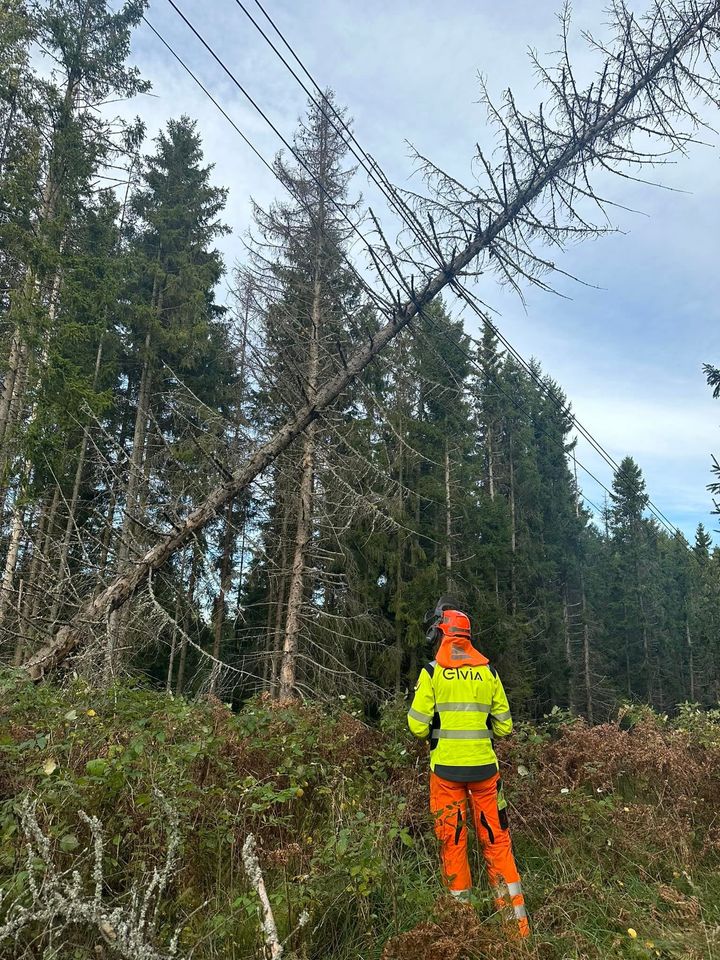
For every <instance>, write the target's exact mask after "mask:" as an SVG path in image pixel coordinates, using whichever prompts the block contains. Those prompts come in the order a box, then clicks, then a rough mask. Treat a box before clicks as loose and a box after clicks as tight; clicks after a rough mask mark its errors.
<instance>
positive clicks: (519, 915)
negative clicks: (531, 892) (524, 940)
mask: <svg viewBox="0 0 720 960" xmlns="http://www.w3.org/2000/svg"><path fill="white" fill-rule="evenodd" d="M513 910H514V911H515V919H516V920H525V919H526V918H527V910H526V909H525V907H522V906H521V907H513Z"/></svg>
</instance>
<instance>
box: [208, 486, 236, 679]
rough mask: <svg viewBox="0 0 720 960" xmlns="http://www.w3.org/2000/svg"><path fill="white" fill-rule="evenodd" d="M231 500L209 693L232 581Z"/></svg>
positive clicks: (226, 518)
mask: <svg viewBox="0 0 720 960" xmlns="http://www.w3.org/2000/svg"><path fill="white" fill-rule="evenodd" d="M232 506H233V505H232V501H231V502H230V503H228V504H227V505H226V507H225V531H224V534H223V547H222V559H221V561H220V589H219V590H218V594H217V596H216V598H215V617H214V624H213V650H212V653H213V657H214V660H213V667H212V672H211V674H210V693H211V694H214V693H215V689H216V687H217V680H218V670H217V669H216V668H217V665H218V661H219V660H220V652H221V647H222V635H223V628H224V626H225V596H226V594H227V592H228V590H229V589H230V584H231V581H232V555H233V546H234V541H235V533H234V531H233V528H232Z"/></svg>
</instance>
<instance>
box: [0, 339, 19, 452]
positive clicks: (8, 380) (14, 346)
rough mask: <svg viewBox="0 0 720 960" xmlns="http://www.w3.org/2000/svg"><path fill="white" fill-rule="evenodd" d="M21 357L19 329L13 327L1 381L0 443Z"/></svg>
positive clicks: (13, 393)
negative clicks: (3, 375)
mask: <svg viewBox="0 0 720 960" xmlns="http://www.w3.org/2000/svg"><path fill="white" fill-rule="evenodd" d="M21 358H22V351H21V337H20V329H19V328H18V327H15V330H14V331H13V336H12V340H11V341H10V357H9V359H8V369H7V373H6V374H5V380H4V381H3V388H2V394H0V445H2V444H3V443H4V441H5V434H6V433H7V428H8V423H9V420H10V407H11V405H12V401H13V397H14V396H15V384H16V382H17V380H18V372H19V369H20V363H21Z"/></svg>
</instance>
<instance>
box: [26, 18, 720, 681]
mask: <svg viewBox="0 0 720 960" xmlns="http://www.w3.org/2000/svg"><path fill="white" fill-rule="evenodd" d="M719 12H720V2H718V3H711V4H710V5H709V6H708V5H706V6H704V7H702V8H698V9H692V10H690V11H688V12H687V13H686V14H685V15H684V16H682V17H680V18H679V22H678V23H676V24H675V25H674V27H673V28H672V30H673V32H672V35H671V36H668V37H667V38H666V40H665V41H664V43H662V44H661V45H659V46H658V48H657V52H656V53H655V54H652V53H651V54H648V55H647V57H646V61H647V62H645V61H641V62H642V66H641V67H638V68H635V67H634V66H633V70H635V73H634V74H633V75H632V76H628V72H629V69H628V71H625V72H624V73H623V76H622V78H621V80H622V83H621V84H620V85H619V86H618V89H617V93H616V95H615V96H613V97H611V99H610V102H609V103H607V104H606V103H604V102H603V101H602V100H601V99H598V100H597V102H596V104H595V105H594V109H591V110H589V111H588V112H587V114H586V115H585V114H578V115H577V118H576V122H573V123H572V124H571V127H570V129H568V130H563V131H562V132H561V135H560V140H559V143H558V144H557V146H556V147H553V148H550V149H549V148H548V147H547V146H545V152H544V154H543V153H542V152H540V150H538V151H535V153H534V156H533V167H532V169H531V170H530V172H529V173H527V174H523V178H522V179H521V180H520V181H518V182H516V183H515V184H514V185H510V187H509V188H508V189H507V190H506V193H505V199H504V200H503V202H502V203H501V204H500V206H499V209H498V210H497V211H492V210H489V212H488V215H487V216H488V218H487V221H486V222H485V223H481V222H478V226H477V229H476V230H474V231H473V232H472V234H471V235H470V239H469V240H468V241H467V242H465V244H464V245H461V246H460V247H459V249H458V252H457V253H454V254H453V255H451V256H449V257H447V258H446V259H445V260H444V262H443V264H442V266H441V267H440V268H438V270H436V271H435V272H434V273H433V274H432V275H430V276H429V277H428V279H427V280H426V281H425V282H424V284H423V286H422V287H420V288H418V289H415V290H413V291H412V295H411V296H408V297H407V298H406V300H405V301H404V303H403V302H398V303H397V304H396V305H393V306H388V308H387V309H388V320H387V322H386V323H385V324H384V326H382V327H381V328H380V329H379V330H377V331H376V332H375V334H374V335H370V336H369V342H368V343H363V345H362V346H360V347H358V349H357V350H356V351H355V352H354V353H353V354H351V356H349V357H348V358H347V361H346V362H344V363H343V368H342V370H341V371H339V372H338V373H337V374H336V375H335V376H332V377H331V378H330V379H329V380H328V381H327V382H326V383H325V384H324V385H323V386H322V387H321V389H319V390H318V392H317V394H316V395H315V396H314V397H309V398H308V402H307V403H306V404H305V405H304V406H303V407H302V408H301V409H300V410H299V411H298V412H297V413H296V414H295V416H291V417H289V418H288V419H287V420H286V422H285V423H284V424H282V426H280V427H279V428H278V430H277V431H276V433H275V434H274V435H273V436H272V437H271V438H270V439H269V440H267V442H266V443H264V444H263V445H262V446H261V447H259V448H258V449H257V450H256V451H255V453H254V454H253V455H252V456H251V457H250V458H249V459H248V460H247V461H246V463H244V464H242V465H241V466H240V467H238V468H237V470H235V471H234V472H233V474H232V476H231V477H230V478H229V479H228V480H226V481H224V482H223V483H222V484H220V485H219V486H217V487H216V488H215V489H214V490H212V491H211V493H210V494H209V495H208V496H207V497H206V499H205V500H204V501H203V502H202V503H200V504H199V505H198V506H197V507H196V508H195V509H194V510H192V511H191V512H190V514H189V515H188V516H187V517H186V519H185V521H184V522H182V523H179V524H178V525H177V527H176V528H175V529H174V530H173V531H172V533H170V534H168V535H167V536H164V537H161V538H159V539H158V541H157V542H156V543H155V545H154V546H153V547H151V548H150V549H149V550H147V552H146V553H145V555H144V556H142V557H139V558H138V559H137V560H136V562H135V563H134V564H133V565H132V566H131V567H130V566H129V567H126V568H125V569H124V570H120V571H119V573H118V575H117V577H116V578H115V580H114V581H113V582H112V583H110V584H109V585H108V586H107V587H106V588H105V590H103V591H102V592H101V593H100V594H98V595H97V596H94V597H92V598H91V599H90V600H88V602H87V603H85V604H84V605H83V606H82V608H81V609H80V610H78V612H77V613H76V614H75V616H74V617H73V618H72V620H71V621H70V622H69V623H68V624H66V625H65V626H63V627H61V628H60V630H58V632H57V633H56V635H55V636H54V637H53V639H52V640H51V641H50V642H49V643H48V644H46V645H45V646H44V647H43V648H42V649H41V650H39V651H38V653H37V654H36V655H35V656H33V657H32V658H31V659H30V660H29V661H27V663H26V664H25V665H24V666H25V669H26V670H27V672H28V674H29V675H30V676H31V677H32V678H33V679H35V680H40V679H41V678H42V677H43V676H44V674H45V673H46V672H47V671H48V670H51V669H53V668H54V667H56V666H57V665H59V664H60V663H62V662H63V660H64V659H65V658H66V657H67V656H69V655H70V654H71V653H72V652H73V651H74V650H75V649H76V648H77V647H78V646H79V645H80V644H81V643H82V640H83V637H84V636H85V635H86V629H87V624H89V623H93V622H97V621H98V620H104V619H105V618H106V617H107V616H108V614H109V613H111V612H112V611H114V610H118V609H120V607H122V606H123V605H124V604H125V603H126V602H127V601H128V600H129V599H130V597H132V596H133V595H134V594H135V592H136V591H137V589H138V588H139V586H140V585H141V584H142V583H144V581H145V580H146V578H147V577H148V576H149V575H151V574H152V573H153V572H154V571H155V570H158V569H159V568H160V567H162V566H163V565H164V564H165V563H166V562H167V560H168V559H169V558H170V557H171V556H172V555H173V554H174V553H175V551H176V550H177V549H178V548H180V547H181V546H183V545H184V544H185V543H187V542H188V540H189V539H190V538H192V537H193V536H194V534H195V533H196V532H197V531H199V530H201V529H202V528H203V527H204V526H205V525H206V524H207V523H208V522H209V521H210V520H211V519H212V518H213V517H215V516H216V515H217V512H218V510H219V509H220V508H222V507H223V506H224V504H226V503H227V502H228V501H230V500H232V499H234V498H235V497H237V495H238V494H239V493H240V492H241V491H243V490H244V489H245V488H246V487H247V486H248V484H250V483H251V482H252V481H253V480H255V478H256V477H257V476H258V475H259V474H260V473H262V472H263V471H264V470H265V469H266V468H267V467H268V466H269V465H270V464H271V463H273V462H274V461H275V460H276V458H277V457H278V456H279V455H280V454H281V453H282V452H283V451H284V450H286V449H287V448H288V447H289V446H290V444H291V443H292V442H293V441H294V440H295V439H296V438H297V437H298V436H300V435H301V434H302V433H303V432H304V431H306V430H307V428H308V427H309V425H310V424H311V423H313V422H314V421H315V420H316V419H317V417H318V416H319V415H320V414H321V413H322V412H323V411H324V410H326V409H327V408H328V407H330V406H331V404H333V403H334V402H335V401H336V400H337V399H338V398H339V397H340V396H341V395H342V393H343V391H344V390H345V389H346V387H347V386H348V385H349V384H350V383H352V382H353V380H354V379H355V378H356V377H357V376H358V375H359V374H360V373H361V372H362V371H363V370H364V369H365V368H366V367H367V366H368V365H369V364H370V363H371V362H372V360H373V358H374V357H375V356H377V355H378V353H380V351H381V350H383V348H384V347H385V346H386V345H387V344H388V343H389V342H390V341H391V340H392V339H394V337H396V336H397V334H398V333H399V332H400V331H401V330H403V329H404V328H405V327H406V326H407V325H408V324H409V323H410V322H411V321H412V320H413V319H414V318H415V317H416V316H417V315H418V313H419V312H420V311H421V310H422V308H423V307H424V306H426V305H427V304H428V303H430V302H431V301H432V300H433V299H434V297H436V296H437V294H438V293H440V292H441V291H442V290H444V289H445V287H447V286H448V285H449V284H452V283H453V282H455V281H457V278H458V277H459V276H460V275H461V273H462V271H463V270H465V268H466V267H468V266H469V265H470V264H471V263H473V261H475V260H476V259H477V258H478V257H479V256H480V254H483V253H487V252H489V251H493V250H494V247H495V246H496V241H498V240H502V239H503V238H504V236H505V235H506V232H508V231H509V230H512V229H513V228H514V227H515V226H516V225H517V224H518V222H519V220H520V218H521V217H522V216H523V214H524V213H525V212H527V211H532V210H534V209H535V205H536V204H537V202H538V201H539V200H542V198H543V197H544V196H546V195H547V191H548V189H549V188H551V187H554V186H555V185H556V184H560V182H561V179H562V177H563V176H564V175H565V174H566V173H567V171H568V170H569V169H570V168H573V167H574V166H575V167H577V165H578V164H580V165H582V164H583V163H584V162H585V163H588V164H589V161H586V160H584V158H587V157H588V156H591V155H592V154H593V146H594V145H595V144H597V143H599V142H600V141H601V140H602V138H603V137H605V138H606V139H607V141H608V143H609V144H610V145H611V146H612V145H613V144H614V142H615V141H614V140H613V135H612V134H613V131H615V130H620V131H621V133H622V136H624V137H629V136H630V134H631V133H632V132H637V130H638V129H640V127H641V121H638V120H637V118H636V117H634V116H632V115H631V111H632V109H633V107H634V106H635V104H636V103H637V102H638V99H639V98H640V97H641V96H643V95H644V96H646V97H647V96H652V95H653V86H654V85H659V86H661V87H662V85H663V83H664V80H663V76H664V73H665V74H667V72H668V70H669V69H671V68H672V67H673V65H674V64H675V63H676V62H678V61H679V60H680V59H681V57H682V56H684V55H687V56H692V55H698V56H700V55H701V54H702V55H704V51H703V47H702V45H703V44H704V43H705V39H704V31H705V29H706V27H707V25H708V24H710V23H711V22H712V21H713V20H714V19H716V18H717V16H718V13H719ZM642 52H643V53H644V52H645V48H643V50H642ZM612 55H613V54H611V55H610V56H609V57H608V63H610V62H611V56H612ZM613 69H614V68H613ZM663 89H664V87H663ZM574 106H575V101H574V100H573V101H572V107H573V109H574ZM573 115H574V116H575V114H574V113H573ZM660 119H662V118H661V117H660V118H659V120H660ZM642 122H644V121H642ZM630 156H631V155H628V156H625V157H622V159H624V160H628V161H629V159H630ZM600 159H601V160H602V157H601V158H600ZM582 169H583V173H584V172H585V170H584V167H583V168H582ZM506 171H507V165H506V164H503V166H502V172H503V177H504V176H505V174H506ZM495 186H496V187H497V184H495ZM485 210H488V205H487V204H486V205H485ZM478 217H480V214H478Z"/></svg>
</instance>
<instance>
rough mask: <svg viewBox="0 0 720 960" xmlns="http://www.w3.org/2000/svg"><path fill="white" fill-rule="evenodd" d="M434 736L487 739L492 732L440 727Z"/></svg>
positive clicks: (448, 738)
mask: <svg viewBox="0 0 720 960" xmlns="http://www.w3.org/2000/svg"><path fill="white" fill-rule="evenodd" d="M435 736H436V737H440V738H441V739H443V740H489V739H490V738H491V737H492V734H491V733H490V731H489V730H445V729H444V728H443V727H440V729H439V730H437V731H436V733H435Z"/></svg>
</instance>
